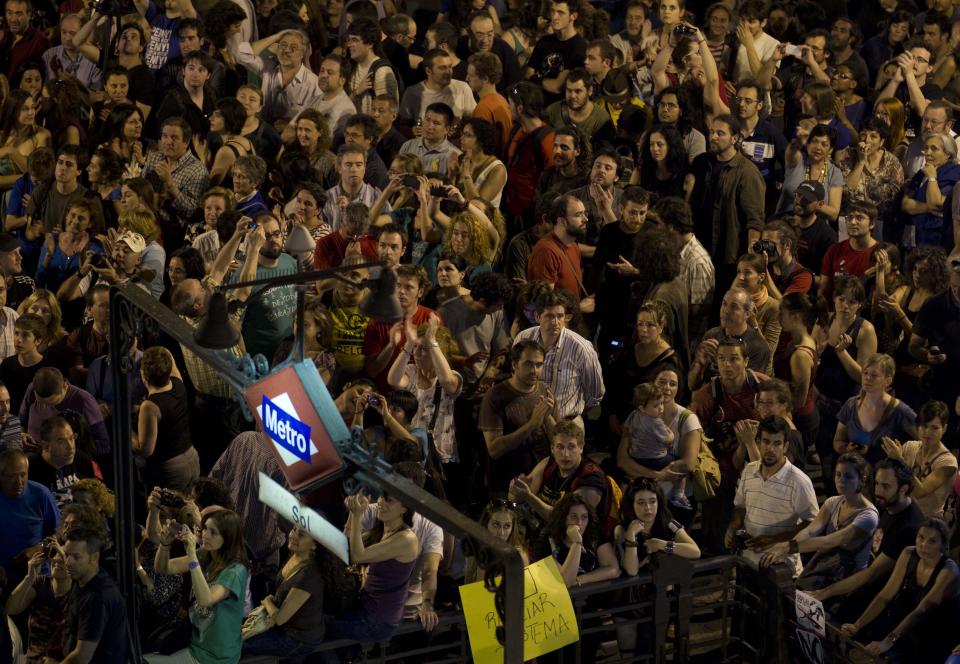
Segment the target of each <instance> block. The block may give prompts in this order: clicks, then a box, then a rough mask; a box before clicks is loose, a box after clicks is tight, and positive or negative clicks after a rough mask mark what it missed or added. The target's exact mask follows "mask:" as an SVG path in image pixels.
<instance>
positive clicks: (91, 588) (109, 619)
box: [69, 570, 127, 664]
mask: <svg viewBox="0 0 960 664" xmlns="http://www.w3.org/2000/svg"><path fill="white" fill-rule="evenodd" d="M72 593H73V597H72V599H71V603H70V645H69V649H70V650H72V649H73V648H74V647H75V646H76V644H77V642H78V641H95V642H97V649H96V651H94V653H93V658H92V659H91V661H93V662H97V664H127V611H126V606H125V604H124V601H123V596H122V595H121V594H120V590H119V589H118V588H117V584H116V583H114V581H113V579H112V578H110V575H109V574H107V573H106V572H104V571H103V570H100V571H99V572H98V573H97V575H96V576H95V577H93V578H92V579H91V580H90V581H89V582H88V583H87V585H85V586H83V587H80V586H74V589H73V591H72Z"/></svg>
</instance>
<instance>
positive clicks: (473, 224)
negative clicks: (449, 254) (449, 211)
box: [443, 212, 492, 265]
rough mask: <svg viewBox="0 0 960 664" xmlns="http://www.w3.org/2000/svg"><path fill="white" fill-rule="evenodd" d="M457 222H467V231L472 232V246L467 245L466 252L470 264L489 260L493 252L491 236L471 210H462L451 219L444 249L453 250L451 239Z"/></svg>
mask: <svg viewBox="0 0 960 664" xmlns="http://www.w3.org/2000/svg"><path fill="white" fill-rule="evenodd" d="M457 224H465V225H466V226H467V232H468V233H469V234H470V246H469V247H467V251H466V254H465V255H464V258H465V259H467V263H468V264H470V265H480V264H481V263H485V262H487V261H489V260H490V258H491V253H492V252H491V250H490V236H489V235H487V231H486V230H485V229H484V228H483V224H481V223H480V220H479V219H477V218H476V217H475V216H474V215H472V214H470V213H469V212H461V213H460V214H457V215H455V216H454V217H453V219H451V220H450V227H449V228H448V229H447V236H446V238H444V244H443V248H444V251H453V250H452V249H451V242H450V241H451V238H452V237H453V229H454V227H455V226H456V225H457Z"/></svg>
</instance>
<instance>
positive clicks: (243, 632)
mask: <svg viewBox="0 0 960 664" xmlns="http://www.w3.org/2000/svg"><path fill="white" fill-rule="evenodd" d="M271 627H273V618H271V617H270V616H268V615H267V610H266V609H265V608H263V605H262V604H261V605H260V606H258V607H257V608H255V609H254V610H253V611H251V612H250V613H248V614H247V617H246V618H244V619H243V627H241V628H240V636H241V637H242V638H243V640H244V641H246V640H247V639H252V638H253V637H255V636H256V635H257V634H263V633H264V632H266V631H267V630H268V629H270V628H271Z"/></svg>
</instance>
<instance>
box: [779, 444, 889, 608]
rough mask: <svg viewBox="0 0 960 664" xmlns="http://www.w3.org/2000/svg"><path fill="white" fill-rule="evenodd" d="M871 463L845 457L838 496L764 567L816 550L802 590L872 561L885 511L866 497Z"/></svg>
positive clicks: (828, 582) (801, 582) (805, 569)
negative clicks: (879, 524) (882, 511)
mask: <svg viewBox="0 0 960 664" xmlns="http://www.w3.org/2000/svg"><path fill="white" fill-rule="evenodd" d="M869 479H870V466H869V465H868V464H867V462H866V461H865V460H864V458H863V457H862V456H860V455H859V454H855V453H846V454H842V455H840V458H839V459H837V469H836V472H835V474H834V484H835V485H836V487H837V493H838V495H836V496H831V497H830V498H827V499H826V500H825V501H824V503H823V505H822V506H821V507H820V511H819V512H818V513H817V516H816V518H815V519H814V520H813V521H812V522H811V523H810V525H808V526H807V527H806V528H804V529H803V530H801V531H800V532H799V533H797V534H796V535H794V536H793V539H792V540H791V541H789V542H778V543H776V544H773V545H771V546H769V547H767V549H766V553H765V554H764V556H763V558H761V560H760V564H761V565H771V564H774V563H779V562H783V561H784V560H786V558H787V556H789V555H790V554H791V553H797V552H799V553H813V554H814V555H813V558H811V559H810V560H809V561H807V562H806V563H805V564H804V566H803V573H802V574H801V575H800V577H799V578H798V579H797V587H798V588H799V589H801V590H807V591H810V590H819V589H820V588H824V587H826V586H829V585H831V584H833V583H836V582H837V581H839V580H841V579H845V578H847V577H848V576H850V575H852V574H854V573H856V572H859V571H860V570H862V569H864V568H866V566H867V565H869V564H870V554H871V549H870V547H871V544H872V543H873V532H874V531H875V530H876V529H877V524H878V523H879V521H880V513H879V512H878V511H877V508H876V507H874V506H873V503H871V502H870V501H869V500H867V499H866V497H865V496H864V495H863V489H864V487H866V485H867V482H868V481H869Z"/></svg>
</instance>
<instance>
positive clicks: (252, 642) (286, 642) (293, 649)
mask: <svg viewBox="0 0 960 664" xmlns="http://www.w3.org/2000/svg"><path fill="white" fill-rule="evenodd" d="M321 643H322V641H316V642H308V641H298V640H296V639H294V638H293V637H290V636H287V633H286V632H284V631H283V630H282V629H280V628H278V627H272V628H271V629H268V630H267V631H266V632H263V633H261V634H257V635H256V636H254V637H252V638H250V639H248V640H246V641H244V642H243V655H244V656H247V655H272V656H274V657H300V656H303V655H309V654H310V653H312V652H314V651H315V650H316V649H317V648H319V647H320V644H321Z"/></svg>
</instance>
